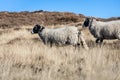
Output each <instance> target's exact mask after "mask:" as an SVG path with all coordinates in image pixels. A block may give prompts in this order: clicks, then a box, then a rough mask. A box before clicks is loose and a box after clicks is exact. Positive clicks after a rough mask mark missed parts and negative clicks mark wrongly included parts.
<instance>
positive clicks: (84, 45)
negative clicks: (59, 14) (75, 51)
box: [78, 31, 89, 50]
mask: <svg viewBox="0 0 120 80" xmlns="http://www.w3.org/2000/svg"><path fill="white" fill-rule="evenodd" d="M78 42H80V43H81V44H82V46H83V47H84V48H85V49H86V50H89V47H88V45H87V43H86V42H85V39H84V38H83V33H82V32H81V31H79V32H78Z"/></svg>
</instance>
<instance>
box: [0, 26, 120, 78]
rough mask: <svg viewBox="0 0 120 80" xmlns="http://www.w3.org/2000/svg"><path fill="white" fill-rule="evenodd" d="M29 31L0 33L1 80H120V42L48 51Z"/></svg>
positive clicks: (48, 48)
mask: <svg viewBox="0 0 120 80" xmlns="http://www.w3.org/2000/svg"><path fill="white" fill-rule="evenodd" d="M29 28H30V27H29ZM29 28H28V27H22V28H20V29H8V30H6V29H0V80H120V42H119V41H115V42H113V41H110V42H108V41H106V42H105V43H104V44H103V45H102V47H100V46H97V45H96V44H95V43H94V41H93V40H94V39H93V38H92V37H88V36H87V37H86V39H87V40H86V41H87V43H88V45H89V47H90V50H88V51H86V50H85V49H83V48H82V47H81V48H80V49H75V48H73V47H72V46H64V47H56V46H54V47H52V48H50V47H49V46H46V45H44V44H43V43H42V42H41V41H40V40H39V37H38V35H31V33H30V29H29ZM31 28H32V27H31ZM85 34H87V35H88V34H89V33H88V32H87V31H85ZM89 35H90V34H89Z"/></svg>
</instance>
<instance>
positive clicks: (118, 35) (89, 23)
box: [83, 18, 120, 43]
mask: <svg viewBox="0 0 120 80" xmlns="http://www.w3.org/2000/svg"><path fill="white" fill-rule="evenodd" d="M83 27H89V30H90V32H91V34H92V35H93V36H94V37H95V38H97V39H96V43H99V42H100V43H102V42H103V40H104V39H119V40H120V20H115V21H108V22H102V21H96V19H93V18H86V19H85V21H84V23H83Z"/></svg>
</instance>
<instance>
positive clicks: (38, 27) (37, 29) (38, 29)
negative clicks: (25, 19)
mask: <svg viewBox="0 0 120 80" xmlns="http://www.w3.org/2000/svg"><path fill="white" fill-rule="evenodd" d="M44 28H45V27H43V26H40V25H38V24H37V25H35V26H34V28H33V29H32V31H31V33H32V34H35V33H38V32H39V31H40V32H41V31H42V30H43V29H44Z"/></svg>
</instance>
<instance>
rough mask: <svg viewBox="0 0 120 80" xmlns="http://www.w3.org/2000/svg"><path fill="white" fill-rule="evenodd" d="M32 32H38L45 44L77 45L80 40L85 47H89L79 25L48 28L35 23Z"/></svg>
mask: <svg viewBox="0 0 120 80" xmlns="http://www.w3.org/2000/svg"><path fill="white" fill-rule="evenodd" d="M32 33H38V35H39V36H40V38H41V39H42V41H43V43H44V44H50V46H51V47H52V44H53V43H54V44H57V45H66V44H68V45H73V46H77V45H78V44H80V41H81V42H82V44H83V47H85V48H86V49H88V47H87V45H86V42H85V40H84V38H83V36H82V35H81V32H80V31H79V30H78V29H77V27H74V26H71V27H61V28H56V29H48V28H45V27H43V26H40V25H35V26H34V28H33V30H32Z"/></svg>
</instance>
